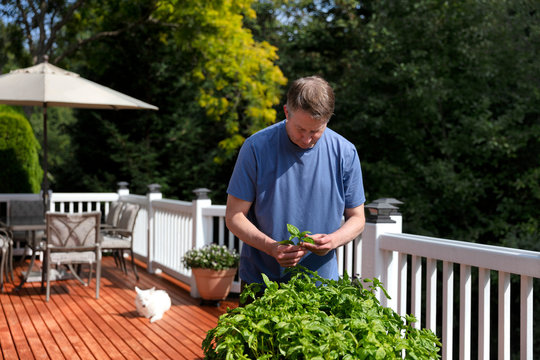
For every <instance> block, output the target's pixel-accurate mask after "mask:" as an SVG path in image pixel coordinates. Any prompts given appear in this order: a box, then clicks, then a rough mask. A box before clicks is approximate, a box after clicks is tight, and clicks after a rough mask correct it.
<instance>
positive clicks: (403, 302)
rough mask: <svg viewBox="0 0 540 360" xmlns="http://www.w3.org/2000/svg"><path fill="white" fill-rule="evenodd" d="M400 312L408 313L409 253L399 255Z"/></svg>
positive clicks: (402, 313)
mask: <svg viewBox="0 0 540 360" xmlns="http://www.w3.org/2000/svg"><path fill="white" fill-rule="evenodd" d="M398 272H399V283H398V294H399V295H398V296H399V302H398V313H399V314H400V315H401V316H405V315H406V314H407V254H404V253H399V255H398Z"/></svg>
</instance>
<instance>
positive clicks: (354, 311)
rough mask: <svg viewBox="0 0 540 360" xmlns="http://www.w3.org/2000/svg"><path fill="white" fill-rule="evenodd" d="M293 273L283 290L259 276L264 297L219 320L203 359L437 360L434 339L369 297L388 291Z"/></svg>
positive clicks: (376, 284)
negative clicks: (380, 291) (263, 283)
mask: <svg viewBox="0 0 540 360" xmlns="http://www.w3.org/2000/svg"><path fill="white" fill-rule="evenodd" d="M293 271H294V272H295V274H294V275H293V277H292V279H291V280H290V281H289V282H288V283H283V284H278V283H276V282H272V281H270V280H269V279H268V277H266V276H265V275H263V278H264V281H265V285H266V290H265V292H264V295H263V296H262V297H260V298H258V299H256V300H255V301H254V302H253V303H251V304H249V305H246V306H245V307H239V308H236V309H232V310H229V311H228V312H227V313H226V314H224V315H222V316H221V318H220V319H219V322H218V325H217V326H216V327H215V328H214V329H212V330H210V331H209V332H208V334H207V336H206V338H205V340H204V341H203V344H202V345H203V350H204V353H205V356H206V358H207V359H401V358H402V350H404V351H405V359H436V358H439V355H438V352H439V346H440V342H439V340H438V339H437V337H436V336H435V334H434V333H433V332H431V331H430V330H427V329H423V330H418V329H415V328H413V327H412V325H411V322H414V321H415V319H414V317H412V316H407V317H406V319H404V318H403V317H401V316H400V315H399V314H397V313H396V312H394V311H393V310H392V309H390V308H386V307H383V306H381V305H380V303H379V301H378V300H377V298H376V296H375V294H374V293H375V291H377V290H378V289H380V290H382V291H383V292H384V291H385V290H384V289H383V288H382V287H381V285H380V283H379V281H378V280H377V279H374V280H373V281H371V280H367V279H365V280H364V281H363V282H364V283H370V285H369V286H367V288H364V286H363V285H362V282H360V281H357V280H351V279H350V278H349V277H348V276H347V275H346V276H345V277H344V278H343V279H340V280H338V281H333V280H327V279H323V278H321V277H320V276H318V275H317V274H316V273H314V272H311V271H308V270H306V269H305V268H304V269H297V270H293ZM257 287H260V284H252V285H250V286H248V287H246V289H245V290H244V291H243V292H242V295H241V296H242V297H246V296H250V295H251V294H253V293H254V292H256V291H257V290H258V289H257Z"/></svg>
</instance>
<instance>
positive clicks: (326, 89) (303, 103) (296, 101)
mask: <svg viewBox="0 0 540 360" xmlns="http://www.w3.org/2000/svg"><path fill="white" fill-rule="evenodd" d="M334 102H335V98H334V90H332V87H331V86H330V84H328V82H326V80H324V79H323V78H321V77H319V76H308V77H303V78H300V79H298V80H295V81H294V82H293V83H292V84H291V86H290V88H289V91H288V92H287V109H288V110H289V111H290V112H294V111H295V110H303V111H305V112H307V113H308V114H310V115H311V116H312V117H313V118H314V119H317V120H321V121H324V122H327V121H328V120H330V117H331V116H332V114H333V113H334Z"/></svg>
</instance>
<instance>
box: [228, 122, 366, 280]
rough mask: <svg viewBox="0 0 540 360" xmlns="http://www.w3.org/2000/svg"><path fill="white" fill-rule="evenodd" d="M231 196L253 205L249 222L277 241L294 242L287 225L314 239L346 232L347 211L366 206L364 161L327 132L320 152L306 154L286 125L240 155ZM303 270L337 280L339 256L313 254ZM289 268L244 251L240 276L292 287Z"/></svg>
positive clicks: (249, 143) (251, 142)
mask: <svg viewBox="0 0 540 360" xmlns="http://www.w3.org/2000/svg"><path fill="white" fill-rule="evenodd" d="M227 193H228V194H230V195H233V196H235V197H237V198H239V199H242V200H245V201H249V202H252V203H253V204H252V206H251V209H250V211H249V213H248V218H249V220H250V221H251V222H252V223H253V224H254V225H255V226H256V227H257V228H258V229H259V230H261V231H262V232H263V233H265V234H266V235H268V236H269V237H271V238H272V239H274V240H276V241H281V240H285V239H288V238H289V233H288V231H287V224H291V225H294V226H296V227H297V228H298V229H299V230H300V231H310V232H311V233H312V234H319V233H322V234H329V233H332V232H334V231H335V230H337V229H338V228H339V227H340V226H341V222H342V217H343V213H344V210H345V208H354V207H357V206H359V205H362V204H363V203H364V202H365V196H364V187H363V183H362V172H361V169H360V160H359V158H358V153H357V151H356V148H355V147H354V145H353V144H352V143H350V142H349V141H347V140H346V139H345V138H344V137H342V136H341V135H339V134H337V133H336V132H334V131H332V130H331V129H328V128H327V129H326V130H325V131H324V133H323V135H322V136H321V138H320V139H319V140H318V141H317V143H316V144H315V146H314V147H312V148H310V149H301V148H300V147H298V146H297V145H295V144H294V143H292V142H291V141H290V140H289V137H288V136H287V131H286V129H285V120H284V121H281V122H279V123H277V124H274V125H272V126H269V127H267V128H266V129H263V130H261V131H259V132H257V133H256V134H254V135H252V136H250V137H249V138H248V139H246V141H245V142H244V145H243V146H242V148H241V149H240V153H239V155H238V159H237V162H236V165H235V168H234V171H233V174H232V176H231V180H230V182H229V187H228V189H227ZM300 265H302V266H305V267H306V268H308V269H310V270H313V271H317V272H318V274H319V275H320V276H322V277H324V278H328V279H337V278H338V268H337V259H336V253H335V250H333V251H331V252H329V253H328V254H327V255H325V256H318V255H316V254H313V253H308V254H306V255H305V256H304V258H303V259H302V260H301V261H300ZM284 270H285V268H282V267H280V266H279V264H278V262H277V261H276V260H275V259H274V258H273V257H271V256H269V255H267V254H266V253H264V252H262V251H259V250H257V249H256V248H253V247H251V246H249V245H247V244H246V243H244V244H243V245H242V251H241V258H240V268H239V276H240V278H241V279H242V280H244V281H245V282H247V283H253V282H258V283H262V281H263V280H262V276H261V273H264V274H266V275H267V276H268V277H269V278H270V280H273V281H287V280H288V276H286V275H285V274H284Z"/></svg>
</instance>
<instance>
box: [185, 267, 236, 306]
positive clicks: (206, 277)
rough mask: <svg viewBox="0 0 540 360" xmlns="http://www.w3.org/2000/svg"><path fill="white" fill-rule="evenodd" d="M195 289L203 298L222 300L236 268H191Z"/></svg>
mask: <svg viewBox="0 0 540 360" xmlns="http://www.w3.org/2000/svg"><path fill="white" fill-rule="evenodd" d="M191 272H192V273H193V276H195V282H196V283H197V289H198V290H199V294H200V295H201V298H203V299H204V300H224V299H225V298H226V297H227V295H229V291H230V290H231V285H232V282H233V280H234V275H236V268H232V269H226V270H212V269H202V268H193V269H191Z"/></svg>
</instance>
